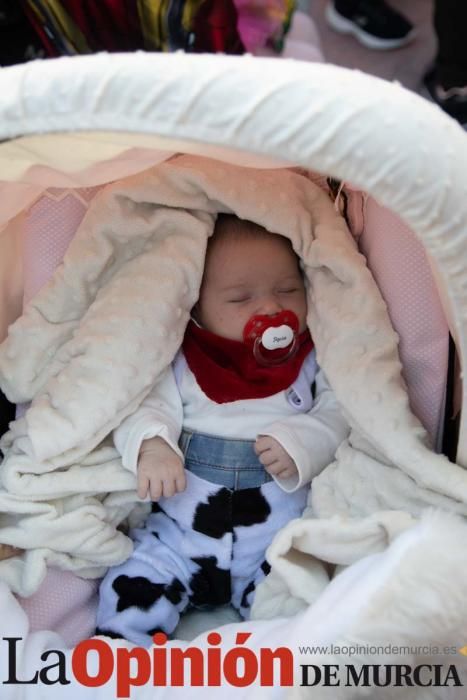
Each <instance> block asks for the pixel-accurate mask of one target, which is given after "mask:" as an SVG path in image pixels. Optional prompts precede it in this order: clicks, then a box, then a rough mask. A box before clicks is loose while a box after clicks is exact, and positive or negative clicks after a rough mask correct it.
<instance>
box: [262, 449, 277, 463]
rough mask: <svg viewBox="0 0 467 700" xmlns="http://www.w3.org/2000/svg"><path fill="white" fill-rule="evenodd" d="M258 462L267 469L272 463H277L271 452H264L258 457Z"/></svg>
mask: <svg viewBox="0 0 467 700" xmlns="http://www.w3.org/2000/svg"><path fill="white" fill-rule="evenodd" d="M258 459H259V461H260V462H261V464H262V465H263V467H269V466H270V465H271V464H274V462H277V456H276V455H275V454H274V452H273V450H266V451H265V452H262V453H261V454H260V455H259V456H258Z"/></svg>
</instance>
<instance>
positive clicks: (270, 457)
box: [255, 435, 298, 479]
mask: <svg viewBox="0 0 467 700" xmlns="http://www.w3.org/2000/svg"><path fill="white" fill-rule="evenodd" d="M255 452H256V454H257V455H258V458H259V461H260V462H261V464H262V465H263V467H264V468H265V469H266V471H267V472H268V474H271V476H277V477H279V478H280V479H287V478H288V477H290V476H293V475H294V474H296V473H297V472H298V469H297V465H296V464H295V462H294V461H293V459H292V457H291V456H290V455H289V454H288V452H286V451H285V450H284V448H283V447H282V445H280V444H279V443H278V442H277V440H274V438H273V437H270V436H269V435H260V436H259V437H257V438H256V443H255Z"/></svg>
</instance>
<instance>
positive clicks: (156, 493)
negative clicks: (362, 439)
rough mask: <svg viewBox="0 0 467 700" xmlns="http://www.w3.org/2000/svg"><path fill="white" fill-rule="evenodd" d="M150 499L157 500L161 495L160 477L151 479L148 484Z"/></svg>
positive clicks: (161, 484)
mask: <svg viewBox="0 0 467 700" xmlns="http://www.w3.org/2000/svg"><path fill="white" fill-rule="evenodd" d="M149 489H150V494H151V501H158V500H159V498H160V497H161V496H162V489H163V481H162V479H151V482H150V485H149Z"/></svg>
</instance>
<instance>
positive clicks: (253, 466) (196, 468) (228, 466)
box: [179, 430, 272, 490]
mask: <svg viewBox="0 0 467 700" xmlns="http://www.w3.org/2000/svg"><path fill="white" fill-rule="evenodd" d="M179 444H180V449H181V450H182V452H183V453H184V455H185V468H186V469H187V470H188V471H191V472H193V474H195V475H196V476H198V477H200V478H201V479H205V481H210V482H211V483H214V484H219V485H221V486H226V487H227V488H230V489H235V490H240V489H246V488H253V487H257V486H261V485H262V484H265V483H268V482H269V481H272V477H271V476H270V475H269V474H268V473H267V471H266V470H265V469H264V467H263V465H262V464H261V462H260V461H259V459H258V457H257V456H256V454H255V451H254V441H253V440H237V439H231V438H222V437H216V436H214V435H206V434H204V433H193V432H190V431H188V430H183V431H182V434H181V436H180V440H179Z"/></svg>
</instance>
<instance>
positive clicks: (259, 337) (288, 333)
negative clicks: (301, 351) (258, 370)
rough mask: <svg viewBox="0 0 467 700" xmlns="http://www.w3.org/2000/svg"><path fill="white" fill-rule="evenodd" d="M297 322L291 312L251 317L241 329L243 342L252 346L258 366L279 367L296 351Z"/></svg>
mask: <svg viewBox="0 0 467 700" xmlns="http://www.w3.org/2000/svg"><path fill="white" fill-rule="evenodd" d="M299 325H300V324H299V321H298V318H297V316H296V314H295V313H294V312H293V311H289V310H285V311H280V312H279V313H278V314H275V315H274V316H266V315H264V314H258V315H257V316H252V317H251V318H250V320H249V321H248V322H247V324H246V326H245V328H244V329H243V341H244V342H245V343H246V344H247V345H251V346H253V355H254V357H255V360H256V361H257V362H258V364H260V365H263V366H265V367H272V366H274V365H281V364H283V363H284V362H286V361H287V360H290V358H291V357H293V356H294V355H295V353H296V352H297V350H298V331H299Z"/></svg>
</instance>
